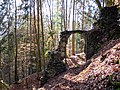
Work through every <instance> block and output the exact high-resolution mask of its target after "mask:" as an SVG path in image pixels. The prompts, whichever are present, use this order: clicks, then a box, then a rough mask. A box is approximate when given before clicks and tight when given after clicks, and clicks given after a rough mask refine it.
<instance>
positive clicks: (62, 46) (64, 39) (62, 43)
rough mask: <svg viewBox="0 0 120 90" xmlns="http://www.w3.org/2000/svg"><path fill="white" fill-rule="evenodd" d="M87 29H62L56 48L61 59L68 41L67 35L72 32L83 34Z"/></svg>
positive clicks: (64, 54) (64, 55) (63, 56)
mask: <svg viewBox="0 0 120 90" xmlns="http://www.w3.org/2000/svg"><path fill="white" fill-rule="evenodd" d="M86 32H88V31H82V30H75V31H63V32H61V34H60V41H59V45H58V48H57V49H56V50H57V51H58V52H59V53H60V55H61V60H63V59H64V58H65V57H66V45H67V42H68V39H69V37H70V36H71V35H72V34H76V33H78V34H83V33H84V34H85V33H86Z"/></svg>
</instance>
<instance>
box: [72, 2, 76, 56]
mask: <svg viewBox="0 0 120 90" xmlns="http://www.w3.org/2000/svg"><path fill="white" fill-rule="evenodd" d="M74 9H75V0H73V21H72V30H74V29H75V22H74V15H75V13H74ZM72 54H75V35H74V34H73V35H72Z"/></svg>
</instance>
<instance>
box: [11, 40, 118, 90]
mask: <svg viewBox="0 0 120 90" xmlns="http://www.w3.org/2000/svg"><path fill="white" fill-rule="evenodd" d="M71 61H73V62H72V63H73V64H70V63H71ZM71 61H70V59H69V60H68V63H69V65H73V67H72V68H68V70H67V71H66V72H64V73H62V74H61V75H58V76H55V77H54V78H51V79H50V80H49V81H48V83H46V84H45V85H44V86H43V87H41V88H39V85H38V83H39V81H38V79H37V74H33V75H30V76H28V77H27V78H25V79H24V80H22V81H20V83H19V84H14V85H11V87H10V89H9V90H120V39H117V40H112V41H110V42H106V44H104V45H103V47H102V48H101V49H100V50H99V52H98V53H97V54H95V55H94V56H93V57H92V58H91V59H90V60H87V62H86V63H85V64H83V65H77V66H76V67H75V66H74V63H75V60H72V59H71ZM76 62H77V61H76ZM26 82H27V84H26ZM26 86H27V88H28V89H25V88H26ZM36 88H38V89H36Z"/></svg>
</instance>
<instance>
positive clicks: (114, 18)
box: [86, 6, 120, 59]
mask: <svg viewBox="0 0 120 90" xmlns="http://www.w3.org/2000/svg"><path fill="white" fill-rule="evenodd" d="M118 20H119V13H118V8H117V6H112V7H105V8H103V9H102V10H101V11H100V16H99V19H98V21H97V22H96V23H95V27H97V29H95V30H93V31H92V32H89V33H88V34H87V35H86V36H87V47H86V48H87V52H86V56H87V59H90V58H91V57H92V56H93V55H94V54H96V53H97V52H98V51H99V49H100V48H101V46H102V45H104V44H105V43H106V42H108V41H110V40H116V39H118V38H120V26H119V21H118Z"/></svg>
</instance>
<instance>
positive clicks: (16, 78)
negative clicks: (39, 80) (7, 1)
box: [15, 0, 18, 83]
mask: <svg viewBox="0 0 120 90" xmlns="http://www.w3.org/2000/svg"><path fill="white" fill-rule="evenodd" d="M17 74H18V72H17V6H16V0H15V83H17V81H18V76H17Z"/></svg>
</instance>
